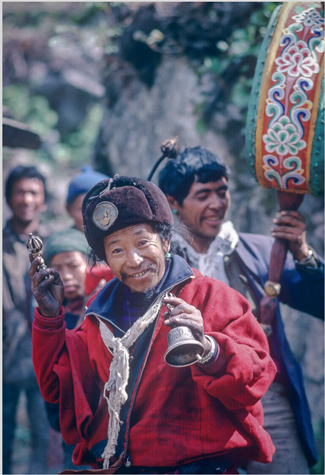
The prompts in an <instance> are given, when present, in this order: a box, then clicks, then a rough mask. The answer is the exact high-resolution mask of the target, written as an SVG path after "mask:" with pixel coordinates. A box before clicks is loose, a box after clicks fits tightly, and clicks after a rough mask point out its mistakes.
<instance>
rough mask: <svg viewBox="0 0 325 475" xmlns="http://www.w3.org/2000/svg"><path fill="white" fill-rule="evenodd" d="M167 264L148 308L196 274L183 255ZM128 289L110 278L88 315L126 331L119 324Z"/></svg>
mask: <svg viewBox="0 0 325 475" xmlns="http://www.w3.org/2000/svg"><path fill="white" fill-rule="evenodd" d="M166 264H167V265H166V270H165V273H164V276H163V278H162V279H161V281H160V282H159V284H158V285H157V287H156V288H155V289H154V292H153V294H152V297H151V298H150V300H149V305H148V308H149V306H150V305H152V304H153V303H154V302H155V301H156V300H157V298H158V297H159V296H160V295H161V294H162V293H164V292H166V291H168V290H169V289H171V288H173V287H175V286H176V285H177V284H179V283H181V282H185V281H186V280H188V279H190V278H191V277H192V276H193V275H194V274H193V271H192V269H191V268H190V266H189V265H188V264H187V262H186V261H185V260H184V259H183V258H182V257H179V256H173V257H172V258H171V260H170V261H169V262H168V263H166ZM127 289H128V287H127V286H126V285H125V284H123V283H122V282H121V281H120V280H118V279H117V278H116V277H115V278H114V279H112V280H110V281H109V282H108V283H107V284H106V285H105V286H104V287H103V288H102V290H101V291H100V292H99V293H98V295H97V296H96V297H95V299H94V300H93V301H92V302H91V304H90V305H89V308H88V310H87V312H86V316H87V315H96V316H99V317H101V318H103V319H104V320H107V321H109V322H110V323H111V324H112V325H114V326H115V327H116V328H117V329H118V330H119V331H120V332H122V334H123V333H124V331H123V330H121V328H120V326H119V315H120V309H121V306H122V299H123V298H124V296H125V292H126V291H127Z"/></svg>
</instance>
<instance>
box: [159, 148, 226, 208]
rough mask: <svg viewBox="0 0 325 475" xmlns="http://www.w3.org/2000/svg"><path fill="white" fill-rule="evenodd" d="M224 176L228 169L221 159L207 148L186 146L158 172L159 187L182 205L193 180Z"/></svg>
mask: <svg viewBox="0 0 325 475" xmlns="http://www.w3.org/2000/svg"><path fill="white" fill-rule="evenodd" d="M222 177H225V178H226V179H228V171H227V168H226V166H225V165H224V164H223V163H222V161H221V159H220V158H219V157H218V156H217V155H214V154H213V153H212V152H209V150H206V149H204V148H201V147H200V146H198V147H193V148H186V149H185V150H184V151H183V152H181V153H180V154H179V155H178V156H177V158H176V159H170V160H168V162H167V163H166V165H165V168H163V169H162V170H161V172H160V174H159V183H158V184H159V187H160V188H161V190H162V191H163V192H164V193H165V195H170V196H172V197H173V198H175V200H176V201H177V202H178V203H179V204H180V205H182V204H183V201H184V199H185V198H186V196H187V195H188V193H189V191H190V188H191V186H192V185H193V183H194V181H198V182H200V183H207V182H209V181H217V180H220V178H222Z"/></svg>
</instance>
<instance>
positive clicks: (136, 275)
mask: <svg viewBox="0 0 325 475" xmlns="http://www.w3.org/2000/svg"><path fill="white" fill-rule="evenodd" d="M147 272H148V269H146V270H143V271H141V272H137V273H136V274H132V275H130V276H129V277H135V278H137V277H142V276H143V275H145V274H146V273H147Z"/></svg>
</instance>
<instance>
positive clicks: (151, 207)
mask: <svg viewBox="0 0 325 475" xmlns="http://www.w3.org/2000/svg"><path fill="white" fill-rule="evenodd" d="M82 215H83V222H84V231H85V235H86V238H87V241H88V244H89V246H90V247H91V248H92V249H93V250H94V251H95V253H96V255H97V256H98V257H99V258H100V259H102V260H105V257H106V256H105V250H104V243H103V239H104V237H106V236H109V235H110V234H112V233H114V232H115V231H118V230H120V229H123V228H126V227H128V226H133V225H135V224H140V223H149V224H159V223H161V224H168V225H172V224H173V222H174V220H173V215H172V212H171V210H170V207H169V204H168V201H167V199H166V196H165V195H164V193H163V192H162V191H161V190H160V188H158V186H157V185H155V184H153V183H151V182H149V181H146V180H143V179H142V178H137V177H127V176H118V175H117V176H115V177H114V178H111V179H109V180H102V181H101V182H99V183H97V184H96V185H95V186H93V188H91V189H90V190H89V191H88V193H87V195H86V196H85V198H84V200H83V203H82Z"/></svg>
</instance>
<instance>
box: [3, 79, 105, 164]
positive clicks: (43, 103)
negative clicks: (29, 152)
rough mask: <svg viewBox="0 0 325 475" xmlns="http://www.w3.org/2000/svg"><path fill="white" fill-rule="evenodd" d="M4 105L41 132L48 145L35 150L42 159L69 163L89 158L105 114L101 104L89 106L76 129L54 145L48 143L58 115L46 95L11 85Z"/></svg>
mask: <svg viewBox="0 0 325 475" xmlns="http://www.w3.org/2000/svg"><path fill="white" fill-rule="evenodd" d="M3 105H4V106H6V107H7V108H8V111H9V113H10V115H11V116H12V117H14V118H15V120H18V121H20V122H22V123H24V124H26V125H27V126H29V127H30V129H31V130H32V131H33V132H36V133H38V134H39V135H40V136H41V138H42V140H43V141H44V146H43V147H42V148H41V149H40V150H37V151H36V152H35V154H36V157H37V159H38V160H40V161H49V162H54V163H56V164H69V166H72V167H73V166H79V165H82V164H83V163H85V162H89V158H90V156H91V154H92V151H93V144H94V142H95V140H96V137H97V134H98V128H99V125H100V121H101V117H102V106H101V105H100V104H95V105H93V106H92V107H91V108H90V109H89V111H88V113H87V114H86V117H85V119H84V121H83V122H82V124H81V125H80V127H79V128H78V129H77V130H76V131H75V132H73V133H71V134H68V135H67V136H66V137H65V138H64V139H62V138H61V137H59V140H58V141H57V142H56V143H55V144H53V145H52V144H51V146H47V139H48V135H49V134H50V133H51V132H53V130H55V126H56V123H57V120H58V116H57V113H56V112H55V111H54V110H53V109H51V107H50V106H49V103H48V101H47V100H46V99H45V97H43V96H33V95H31V94H30V91H29V88H28V86H23V85H10V86H5V87H4V88H3Z"/></svg>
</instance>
